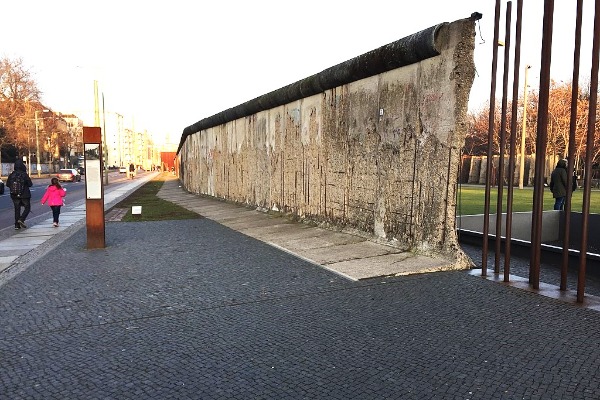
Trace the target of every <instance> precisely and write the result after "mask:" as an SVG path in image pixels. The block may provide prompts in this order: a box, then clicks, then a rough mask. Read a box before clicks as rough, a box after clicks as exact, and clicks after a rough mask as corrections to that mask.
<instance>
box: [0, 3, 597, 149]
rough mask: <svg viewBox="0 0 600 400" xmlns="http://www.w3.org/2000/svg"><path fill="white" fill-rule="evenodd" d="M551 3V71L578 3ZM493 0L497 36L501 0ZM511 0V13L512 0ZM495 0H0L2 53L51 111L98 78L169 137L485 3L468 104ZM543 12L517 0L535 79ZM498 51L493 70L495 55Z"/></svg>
mask: <svg viewBox="0 0 600 400" xmlns="http://www.w3.org/2000/svg"><path fill="white" fill-rule="evenodd" d="M555 3H556V4H555V8H556V17H555V39H554V46H553V52H554V55H553V69H552V76H553V78H555V79H559V80H561V79H562V80H570V79H571V75H572V72H571V69H572V59H573V54H572V46H573V44H572V43H573V31H574V18H575V5H576V2H575V1H574V0H573V1H570V0H556V2H555ZM584 3H585V7H586V13H585V15H586V17H585V21H584V23H585V25H584V42H583V46H584V47H583V55H582V70H581V76H582V80H583V79H587V78H588V77H589V75H590V73H589V68H590V66H589V64H590V63H589V60H590V58H591V56H590V53H591V31H592V25H591V24H592V21H591V20H592V18H593V13H594V10H593V4H594V2H593V1H591V0H584ZM92 4H96V6H92ZM501 4H502V22H501V27H502V28H501V39H503V38H504V29H503V27H504V13H505V5H506V1H502V2H501ZM512 4H513V21H514V19H515V18H516V8H517V3H516V1H513V3H512ZM494 5H495V1H494V0H457V1H442V0H420V1H418V2H406V1H398V0H395V1H378V0H371V1H325V0H319V1H316V0H303V1H294V2H291V1H285V0H284V1H281V0H257V1H247V0H245V1H242V0H229V1H228V0H221V1H218V2H217V1H211V2H195V1H189V0H171V1H168V2H161V1H147V2H142V1H131V0H118V1H117V0H104V1H102V2H95V3H91V2H87V1H80V0H53V1H47V0H44V1H40V0H33V1H29V2H19V1H11V2H4V3H3V5H2V14H3V15H4V18H3V26H2V28H3V32H5V34H4V35H3V39H2V45H1V46H0V53H1V54H2V55H7V56H9V57H22V58H23V60H24V62H25V64H26V65H27V66H29V67H30V68H31V69H32V71H33V72H34V73H35V77H36V79H37V81H38V83H39V86H40V89H41V90H42V91H43V92H44V95H43V99H44V102H45V104H46V105H47V106H49V107H51V108H52V109H53V110H55V111H61V112H75V113H78V114H79V115H81V116H82V117H83V118H84V119H85V118H86V117H85V115H91V113H92V112H93V80H94V79H97V80H98V81H99V82H100V90H101V91H102V92H103V93H104V97H105V107H106V110H107V111H110V112H118V113H119V114H121V115H123V116H124V117H125V121H126V123H127V124H130V123H131V121H134V123H135V128H137V129H147V130H148V131H150V132H152V133H154V134H161V135H162V134H170V135H171V136H172V137H173V138H174V139H175V141H178V140H179V137H180V135H181V131H182V130H183V128H185V127H186V126H188V125H191V124H193V123H195V122H196V121H198V120H200V119H202V118H205V117H208V116H210V115H213V114H215V113H218V112H220V111H222V110H225V109H227V108H230V107H233V106H235V105H238V104H240V103H243V102H245V101H247V100H250V99H252V98H255V97H257V96H260V95H262V94H265V93H267V92H270V91H272V90H275V89H278V88H280V87H282V86H285V85H288V84H290V83H293V82H295V81H297V80H300V79H303V78H305V77H307V76H309V75H312V74H314V73H316V72H319V71H322V70H324V69H326V68H329V67H331V66H333V65H335V64H338V63H340V62H343V61H346V60H348V59H350V58H353V57H356V56H358V55H360V54H362V53H365V52H367V51H370V50H373V49H375V48H377V47H380V46H382V45H385V44H387V43H390V42H393V41H395V40H398V39H400V38H402V37H404V36H407V35H410V34H412V33H415V32H418V31H420V30H422V29H426V28H428V27H430V26H432V25H435V24H438V23H441V22H452V21H455V20H457V19H461V18H466V17H469V16H470V15H471V13H472V12H474V11H478V12H480V13H482V14H483V19H482V20H481V21H480V25H478V27H477V37H476V39H475V43H476V50H475V60H476V66H477V70H478V75H477V76H476V78H475V82H474V86H473V91H472V95H471V101H470V108H471V109H477V108H479V107H480V106H482V105H483V104H484V103H485V102H486V101H487V100H488V99H489V90H490V89H489V83H490V74H491V55H492V49H491V43H492V39H493V22H494ZM542 12H543V0H525V5H524V14H525V22H524V25H523V35H524V36H523V49H522V56H521V63H522V65H524V64H525V63H529V64H532V69H531V70H530V75H529V83H530V85H531V86H534V87H535V86H537V83H538V81H539V62H538V60H539V57H540V47H541V30H542ZM513 43H514V36H513ZM499 62H500V65H499V68H498V70H499V71H501V70H502V62H503V61H502V55H501V56H500V58H499ZM511 64H512V62H511ZM511 76H512V72H511ZM521 79H522V74H521ZM511 85H512V84H511ZM511 87H512V86H509V88H511ZM498 90H499V91H500V90H501V77H499V82H498ZM498 96H500V92H498ZM86 122H87V121H86ZM90 123H91V121H90Z"/></svg>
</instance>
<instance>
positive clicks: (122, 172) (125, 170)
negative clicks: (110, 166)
mask: <svg viewBox="0 0 600 400" xmlns="http://www.w3.org/2000/svg"><path fill="white" fill-rule="evenodd" d="M119 173H120V174H126V173H127V167H119Z"/></svg>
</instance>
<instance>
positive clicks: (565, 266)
mask: <svg viewBox="0 0 600 400" xmlns="http://www.w3.org/2000/svg"><path fill="white" fill-rule="evenodd" d="M582 15H583V0H577V16H576V17H575V49H574V50H573V80H572V87H571V117H570V118H571V120H570V125H569V151H568V159H569V163H568V167H567V201H566V203H565V214H564V216H565V225H564V230H563V252H562V265H561V269H560V290H567V273H568V270H569V247H570V245H569V240H570V237H569V236H570V231H571V197H572V194H573V170H574V167H575V130H576V128H577V102H578V99H579V64H580V59H581V20H582Z"/></svg>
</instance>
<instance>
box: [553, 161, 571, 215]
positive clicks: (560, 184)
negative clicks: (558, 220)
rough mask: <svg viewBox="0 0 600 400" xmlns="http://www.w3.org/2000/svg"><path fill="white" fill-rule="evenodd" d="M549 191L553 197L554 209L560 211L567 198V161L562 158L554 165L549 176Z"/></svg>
mask: <svg viewBox="0 0 600 400" xmlns="http://www.w3.org/2000/svg"><path fill="white" fill-rule="evenodd" d="M550 190H551V191H552V197H554V209H555V210H562V209H563V207H564V205H565V199H566V197H567V160H566V159H564V158H563V159H562V160H559V161H558V163H556V168H554V171H552V175H550Z"/></svg>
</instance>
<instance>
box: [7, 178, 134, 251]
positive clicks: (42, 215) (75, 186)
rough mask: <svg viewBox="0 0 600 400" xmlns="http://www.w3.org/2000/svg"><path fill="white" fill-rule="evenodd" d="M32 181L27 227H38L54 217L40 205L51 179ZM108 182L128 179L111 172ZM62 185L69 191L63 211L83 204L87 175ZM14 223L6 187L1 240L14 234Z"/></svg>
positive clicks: (8, 192)
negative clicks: (79, 180) (37, 225)
mask: <svg viewBox="0 0 600 400" xmlns="http://www.w3.org/2000/svg"><path fill="white" fill-rule="evenodd" d="M141 173H142V174H143V173H145V172H141ZM139 174H140V172H138V176H139ZM31 180H32V181H33V187H31V213H30V214H29V216H28V217H27V220H26V221H25V223H26V224H27V226H33V225H36V224H38V223H40V222H42V221H44V220H46V219H48V218H51V217H52V211H51V210H50V207H49V206H48V205H42V204H41V203H40V200H41V198H42V196H43V195H44V192H45V190H46V188H47V187H48V185H49V184H50V177H49V176H47V175H46V176H43V177H41V178H38V177H37V176H35V174H34V175H33V176H32V178H31ZM3 181H4V183H6V177H4V178H3ZM108 182H109V185H111V184H121V183H125V182H127V177H126V175H125V174H120V173H119V172H118V171H111V172H109V174H108ZM61 185H62V186H63V187H64V188H65V189H66V190H67V195H66V197H65V207H63V210H66V209H69V208H70V207H72V206H74V205H76V204H81V202H82V201H83V200H84V199H85V175H82V177H81V182H61ZM14 223H15V221H14V211H13V202H12V200H11V198H10V190H9V189H8V187H6V188H5V191H4V194H3V195H0V240H2V239H6V238H7V237H9V236H11V235H13V234H14Z"/></svg>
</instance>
